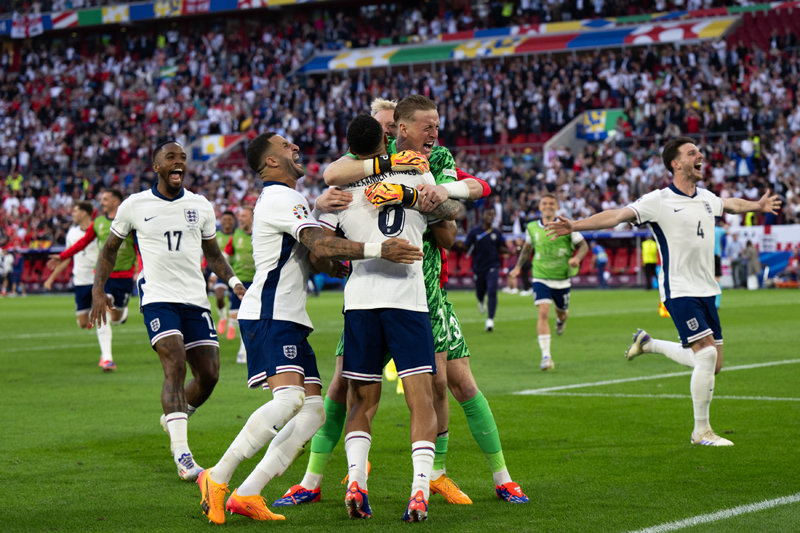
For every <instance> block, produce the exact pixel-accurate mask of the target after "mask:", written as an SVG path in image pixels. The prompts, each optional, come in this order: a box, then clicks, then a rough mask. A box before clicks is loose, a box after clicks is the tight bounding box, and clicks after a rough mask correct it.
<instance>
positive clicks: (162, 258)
mask: <svg viewBox="0 0 800 533" xmlns="http://www.w3.org/2000/svg"><path fill="white" fill-rule="evenodd" d="M216 227H217V225H216V219H215V217H214V208H213V207H211V203H210V202H209V201H208V200H206V199H205V198H204V197H203V196H200V195H199V194H194V193H193V192H190V191H187V190H186V189H184V190H183V191H182V192H181V194H180V195H179V196H178V197H177V198H173V199H169V198H166V197H165V196H164V195H162V194H161V193H159V192H158V191H157V190H156V187H155V185H154V186H153V187H152V188H151V189H149V190H146V191H142V192H139V193H136V194H132V195H130V196H129V197H128V198H126V199H125V201H123V202H122V203H121V204H120V206H119V209H118V210H117V216H116V217H115V218H114V221H113V222H112V223H111V231H112V232H113V233H114V235H116V236H117V237H119V238H120V239H124V238H125V237H126V236H127V235H128V233H131V232H133V236H134V242H135V243H136V245H137V247H138V248H139V253H140V254H141V257H142V271H141V272H140V273H139V286H140V287H141V292H142V294H140V295H139V296H140V298H141V299H142V300H141V302H142V305H147V304H151V303H155V302H169V303H182V304H188V305H195V306H198V307H202V308H205V309H210V306H209V304H208V296H206V281H205V278H204V277H203V272H202V270H201V269H200V266H201V263H202V260H203V245H202V241H204V240H209V239H213V238H214V236H215V235H216V231H217V229H216Z"/></svg>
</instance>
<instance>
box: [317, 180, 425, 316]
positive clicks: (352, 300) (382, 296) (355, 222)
mask: <svg viewBox="0 0 800 533" xmlns="http://www.w3.org/2000/svg"><path fill="white" fill-rule="evenodd" d="M377 181H386V182H388V183H398V184H402V185H407V186H409V187H416V186H417V185H419V184H422V183H429V184H435V183H434V180H433V175H431V174H430V173H429V172H428V173H425V174H422V175H419V174H417V173H408V172H389V173H386V174H379V175H375V176H368V177H366V178H364V179H362V180H359V181H357V182H355V183H351V184H350V185H349V186H347V187H343V190H345V191H347V192H349V193H351V194H352V195H353V202H352V203H351V204H350V205H349V206H348V207H347V209H343V210H341V211H337V212H335V213H325V214H323V215H322V216H320V219H319V222H320V224H322V226H323V227H326V228H329V229H333V230H335V229H336V228H337V227H338V228H341V230H342V231H343V232H344V234H345V237H347V238H348V239H350V240H352V241H359V242H383V241H385V240H387V239H389V238H390V237H398V238H400V239H406V240H408V241H409V242H410V243H411V244H413V245H414V246H418V247H419V248H422V234H423V233H424V232H425V229H426V228H427V226H428V219H427V216H426V215H424V214H422V213H420V212H419V211H417V210H416V209H413V208H404V207H402V206H400V205H390V206H385V207H382V208H380V209H376V208H375V206H374V205H372V204H371V203H370V202H369V200H367V197H366V196H364V188H365V187H366V186H367V185H370V184H372V183H375V182H377ZM352 265H353V273H352V274H350V278H349V279H348V280H347V284H346V285H345V288H344V308H345V310H347V311H349V310H351V309H381V308H390V309H406V310H409V311H418V312H427V311H428V301H427V297H426V295H425V283H424V279H423V275H422V261H415V262H414V263H413V264H410V265H404V264H398V263H391V262H389V261H386V260H385V259H361V260H357V261H352Z"/></svg>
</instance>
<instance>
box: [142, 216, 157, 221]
mask: <svg viewBox="0 0 800 533" xmlns="http://www.w3.org/2000/svg"><path fill="white" fill-rule="evenodd" d="M157 216H158V215H153V216H151V217H144V221H145V222H149V221H150V220H153V219H154V218H156V217H157Z"/></svg>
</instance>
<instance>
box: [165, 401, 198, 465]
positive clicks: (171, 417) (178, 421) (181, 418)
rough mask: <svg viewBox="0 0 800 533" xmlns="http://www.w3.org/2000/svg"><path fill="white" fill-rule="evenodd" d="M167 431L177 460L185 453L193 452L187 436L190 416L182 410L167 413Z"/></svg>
mask: <svg viewBox="0 0 800 533" xmlns="http://www.w3.org/2000/svg"><path fill="white" fill-rule="evenodd" d="M166 420H167V433H168V434H169V442H170V444H171V445H172V446H171V447H172V456H173V457H174V458H175V460H176V461H177V460H178V459H180V458H181V456H183V455H184V454H187V453H192V452H191V450H189V437H188V436H187V429H188V427H187V426H188V421H189V417H188V416H187V415H186V413H184V412H182V411H176V412H174V413H167V415H166Z"/></svg>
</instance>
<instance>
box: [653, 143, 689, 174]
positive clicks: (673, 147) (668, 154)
mask: <svg viewBox="0 0 800 533" xmlns="http://www.w3.org/2000/svg"><path fill="white" fill-rule="evenodd" d="M689 143H694V139H691V138H689V137H678V138H677V139H672V140H671V141H670V142H668V143H667V144H666V145H665V146H664V150H663V151H662V152H661V160H662V161H663V162H664V166H665V167H667V171H668V172H669V173H670V174H674V172H673V171H672V162H673V161H674V160H675V159H676V158H677V157H678V151H679V150H680V148H681V146H683V145H684V144H689Z"/></svg>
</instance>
